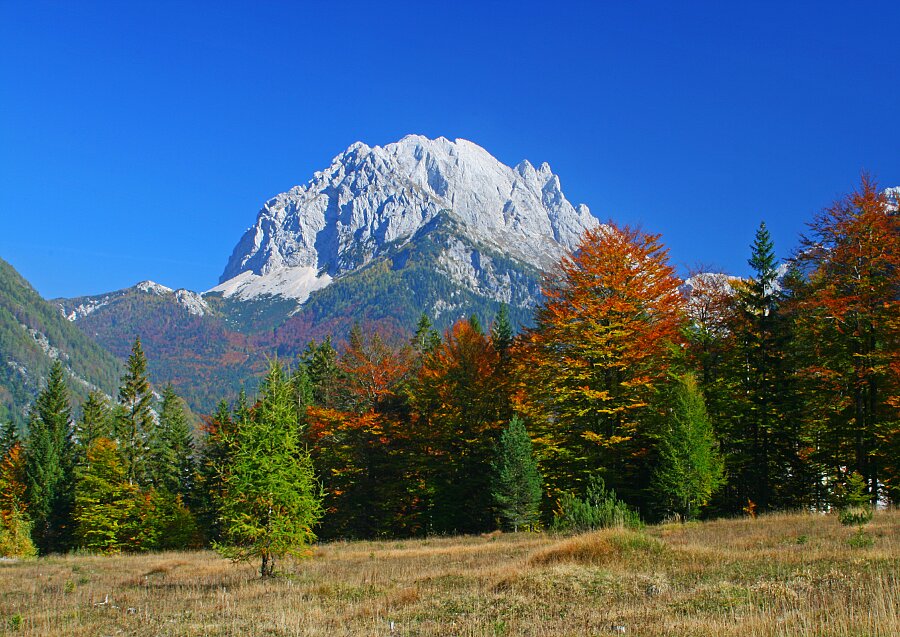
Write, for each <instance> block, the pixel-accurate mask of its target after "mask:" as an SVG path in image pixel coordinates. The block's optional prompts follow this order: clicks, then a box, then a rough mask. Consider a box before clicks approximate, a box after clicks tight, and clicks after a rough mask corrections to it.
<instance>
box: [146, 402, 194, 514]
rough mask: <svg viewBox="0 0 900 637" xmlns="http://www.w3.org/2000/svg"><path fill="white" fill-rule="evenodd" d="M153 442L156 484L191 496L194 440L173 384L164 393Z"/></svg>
mask: <svg viewBox="0 0 900 637" xmlns="http://www.w3.org/2000/svg"><path fill="white" fill-rule="evenodd" d="M153 442H154V444H153V447H152V449H151V453H152V462H151V465H152V474H153V484H154V485H156V486H157V487H158V488H159V489H161V490H163V491H164V492H166V493H169V494H172V495H180V496H181V497H182V498H187V497H189V495H190V494H191V491H192V489H193V486H194V472H195V467H194V457H193V453H194V441H193V439H192V437H191V427H190V424H189V423H188V418H187V415H186V414H185V406H184V402H183V401H182V400H181V398H180V397H179V396H178V394H176V393H175V389H174V388H173V387H172V385H171V384H168V385H166V388H165V389H164V390H163V396H162V404H161V406H160V410H159V424H158V426H157V427H156V436H155V437H154V440H153Z"/></svg>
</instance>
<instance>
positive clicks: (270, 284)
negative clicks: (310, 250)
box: [205, 266, 332, 303]
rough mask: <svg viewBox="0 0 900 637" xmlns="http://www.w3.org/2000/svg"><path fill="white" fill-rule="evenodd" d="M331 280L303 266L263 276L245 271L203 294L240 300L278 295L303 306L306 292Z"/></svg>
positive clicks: (280, 269)
mask: <svg viewBox="0 0 900 637" xmlns="http://www.w3.org/2000/svg"><path fill="white" fill-rule="evenodd" d="M331 280H332V279H331V277H330V276H329V275H328V274H322V275H319V274H318V271H317V270H316V269H315V268H311V267H305V266H299V267H293V268H278V269H275V270H272V271H270V272H268V273H267V274H266V275H264V276H260V275H257V274H254V273H253V272H250V271H245V272H241V273H240V274H238V275H237V276H235V277H234V278H231V279H229V280H227V281H225V282H223V283H220V284H219V285H217V286H216V287H214V288H212V289H210V290H207V291H206V292H205V294H211V293H221V294H222V296H224V297H225V298H229V297H232V296H233V297H235V298H237V299H241V300H247V299H253V298H256V297H261V296H281V297H284V298H288V299H296V300H297V301H298V303H303V302H304V301H306V299H308V298H309V295H310V293H312V292H314V291H315V290H320V289H322V288H324V287H326V286H327V285H328V284H329V283H331Z"/></svg>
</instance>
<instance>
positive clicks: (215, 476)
mask: <svg viewBox="0 0 900 637" xmlns="http://www.w3.org/2000/svg"><path fill="white" fill-rule="evenodd" d="M241 395H242V396H243V391H242V392H241ZM205 429H206V435H205V436H204V437H203V442H202V446H201V448H200V453H199V461H198V468H197V479H198V484H197V488H196V489H195V492H194V496H193V497H192V498H191V500H190V505H191V508H193V509H194V510H195V511H196V512H197V520H198V522H199V525H200V529H201V531H202V533H203V535H204V536H205V538H206V539H207V540H208V541H210V542H216V541H219V540H220V539H221V537H222V529H221V524H220V518H219V505H220V504H221V501H222V498H223V494H224V492H225V483H224V476H225V475H227V474H228V468H229V466H230V463H231V459H232V453H231V443H232V442H233V440H234V419H233V418H232V413H231V409H230V408H229V407H228V403H227V402H225V401H224V400H223V401H221V402H219V405H218V407H217V408H216V412H215V414H214V415H213V417H212V419H211V420H210V421H209V422H208V424H207V426H206V428H205Z"/></svg>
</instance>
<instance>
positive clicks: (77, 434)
mask: <svg viewBox="0 0 900 637" xmlns="http://www.w3.org/2000/svg"><path fill="white" fill-rule="evenodd" d="M112 420H113V415H112V410H111V409H110V406H109V402H108V401H107V399H106V396H104V395H103V394H102V393H100V392H99V391H91V392H90V393H89V394H88V397H87V400H86V401H84V404H83V405H81V417H80V418H79V419H78V421H77V422H76V423H75V431H74V442H75V446H76V449H77V451H76V455H77V456H78V458H79V459H83V458H84V455H85V453H86V452H87V449H88V447H90V446H91V444H93V442H94V441H95V440H97V439H98V438H111V437H112V435H113V422H112Z"/></svg>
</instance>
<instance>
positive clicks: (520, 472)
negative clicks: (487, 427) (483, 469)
mask: <svg viewBox="0 0 900 637" xmlns="http://www.w3.org/2000/svg"><path fill="white" fill-rule="evenodd" d="M493 469H494V483H493V489H492V496H493V498H494V506H495V507H496V509H497V512H498V513H499V515H500V519H501V520H502V521H503V526H504V527H505V528H512V530H513V531H518V530H519V527H525V526H533V525H534V524H535V523H536V522H537V519H538V515H539V509H540V504H541V474H540V473H539V472H538V468H537V462H535V459H534V455H533V450H532V446H531V438H530V437H529V436H528V432H527V431H526V430H525V424H524V423H523V422H522V420H521V419H520V418H519V417H518V416H513V418H512V420H510V421H509V425H507V427H506V429H504V430H503V433H501V434H500V442H499V444H498V446H497V458H496V460H495V461H494V466H493Z"/></svg>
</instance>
